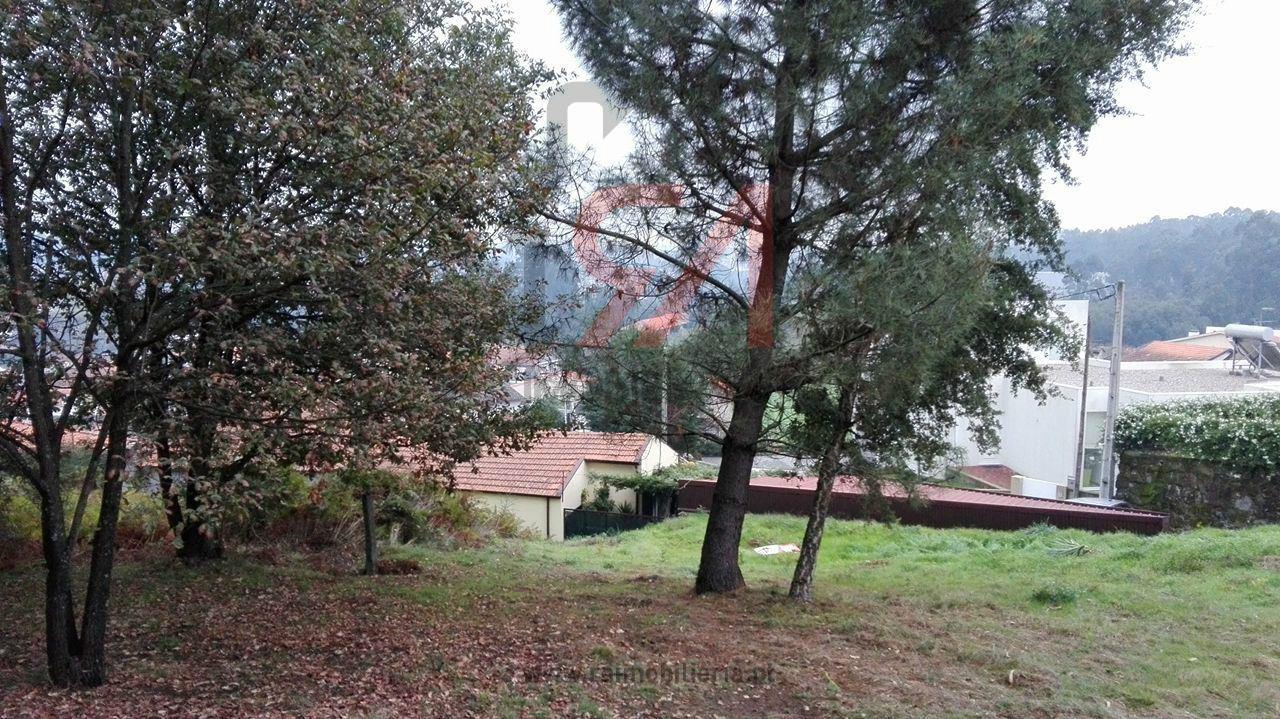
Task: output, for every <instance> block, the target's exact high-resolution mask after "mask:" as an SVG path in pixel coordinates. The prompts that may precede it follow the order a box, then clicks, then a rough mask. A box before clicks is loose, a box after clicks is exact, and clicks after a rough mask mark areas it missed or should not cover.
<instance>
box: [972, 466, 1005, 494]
mask: <svg viewBox="0 0 1280 719" xmlns="http://www.w3.org/2000/svg"><path fill="white" fill-rule="evenodd" d="M960 474H963V475H964V476H966V477H968V478H969V479H972V480H973V481H975V482H981V483H982V484H985V485H987V486H988V487H994V488H995V489H1003V490H1004V491H1006V492H1008V491H1009V490H1011V489H1013V475H1015V474H1017V472H1015V471H1013V468H1012V467H1006V466H1005V465H1003V464H973V465H969V466H968V467H961V468H960Z"/></svg>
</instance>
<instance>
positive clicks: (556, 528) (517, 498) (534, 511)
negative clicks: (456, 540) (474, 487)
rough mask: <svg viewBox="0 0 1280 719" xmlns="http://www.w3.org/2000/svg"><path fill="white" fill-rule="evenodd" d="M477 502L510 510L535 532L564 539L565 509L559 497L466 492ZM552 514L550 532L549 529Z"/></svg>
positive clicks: (541, 535)
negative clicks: (548, 524) (548, 521)
mask: <svg viewBox="0 0 1280 719" xmlns="http://www.w3.org/2000/svg"><path fill="white" fill-rule="evenodd" d="M463 494H465V495H466V496H468V497H470V498H471V499H472V500H473V501H474V502H475V503H476V504H478V505H480V506H482V507H485V508H487V509H491V510H494V511H505V512H509V513H510V514H511V515H512V516H514V517H515V518H516V519H518V520H519V521H520V524H521V525H523V526H524V527H525V528H526V529H528V530H529V531H530V532H532V533H533V534H535V535H537V536H538V537H548V538H550V539H564V509H563V507H562V505H561V502H560V499H559V498H558V497H531V496H528V495H523V494H497V493H494V492H464V493H463ZM548 514H549V515H550V517H549V518H550V520H551V527H550V532H548V529H547V520H548Z"/></svg>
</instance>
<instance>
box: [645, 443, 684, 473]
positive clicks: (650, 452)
mask: <svg viewBox="0 0 1280 719" xmlns="http://www.w3.org/2000/svg"><path fill="white" fill-rule="evenodd" d="M679 461H680V454H679V453H678V452H676V451H675V450H674V449H672V448H671V445H669V444H667V443H666V442H663V441H662V440H660V439H651V440H649V444H647V445H645V448H644V451H643V452H642V453H641V454H640V471H641V472H642V473H644V474H649V473H651V472H655V471H657V470H659V469H662V468H663V467H670V466H671V465H673V464H675V463H677V462H679Z"/></svg>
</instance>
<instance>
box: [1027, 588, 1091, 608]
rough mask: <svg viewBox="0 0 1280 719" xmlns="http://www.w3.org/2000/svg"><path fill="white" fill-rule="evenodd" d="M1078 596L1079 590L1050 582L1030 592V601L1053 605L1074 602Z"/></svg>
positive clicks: (1059, 605)
mask: <svg viewBox="0 0 1280 719" xmlns="http://www.w3.org/2000/svg"><path fill="white" fill-rule="evenodd" d="M1079 598H1080V592H1079V591H1077V590H1075V589H1072V588H1071V587H1064V586H1061V585H1058V584H1050V585H1047V586H1044V587H1041V588H1039V589H1037V590H1035V591H1034V592H1032V593H1031V601H1033V602H1035V603H1036V604H1046V605H1049V606H1054V607H1061V606H1064V605H1067V604H1075V601H1076V600H1077V599H1079Z"/></svg>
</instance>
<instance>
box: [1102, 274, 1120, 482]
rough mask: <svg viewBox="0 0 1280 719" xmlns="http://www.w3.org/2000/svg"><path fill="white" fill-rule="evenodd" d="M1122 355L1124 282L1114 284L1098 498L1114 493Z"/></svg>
mask: <svg viewBox="0 0 1280 719" xmlns="http://www.w3.org/2000/svg"><path fill="white" fill-rule="evenodd" d="M1123 353H1124V281H1123V280H1121V281H1119V282H1116V316H1115V322H1114V324H1113V325H1112V328H1111V382H1110V385H1109V387H1108V390H1107V437H1106V443H1105V444H1103V445H1102V487H1101V489H1100V490H1099V493H1098V494H1099V498H1101V499H1112V498H1113V497H1114V496H1115V491H1116V461H1115V452H1116V414H1117V413H1118V412H1119V410H1120V359H1121V355H1123Z"/></svg>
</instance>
